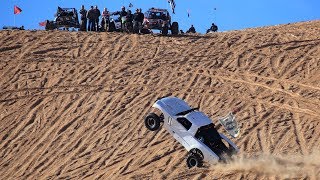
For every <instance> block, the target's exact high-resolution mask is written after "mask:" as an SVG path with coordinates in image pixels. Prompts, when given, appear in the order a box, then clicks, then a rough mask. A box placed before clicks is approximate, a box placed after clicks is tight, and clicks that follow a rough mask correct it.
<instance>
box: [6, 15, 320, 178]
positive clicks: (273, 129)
mask: <svg viewBox="0 0 320 180" xmlns="http://www.w3.org/2000/svg"><path fill="white" fill-rule="evenodd" d="M166 95H171V96H177V97H179V98H182V99H184V100H185V101H187V102H188V103H189V104H190V105H191V106H193V107H197V106H200V110H201V111H203V112H204V113H206V114H207V115H208V116H209V117H210V118H211V119H212V121H213V122H214V123H215V124H216V127H217V129H218V131H220V132H222V133H226V132H225V131H224V129H223V128H222V127H221V126H220V125H219V123H218V120H217V118H218V117H221V116H224V115H226V114H227V113H228V112H229V111H231V110H232V109H234V108H239V110H240V111H239V112H238V113H237V114H236V116H237V119H238V122H239V124H240V126H241V136H240V137H239V138H236V139H232V140H233V141H234V142H235V143H236V144H237V146H238V147H239V148H240V151H241V152H240V154H239V155H238V157H236V159H235V161H234V162H230V163H229V164H218V165H209V164H205V165H204V167H201V168H192V169H188V168H187V166H186V162H185V157H186V155H187V152H186V150H185V149H184V148H183V147H182V146H181V145H180V144H179V143H178V142H177V141H175V140H174V138H173V137H172V136H171V135H169V133H168V132H167V131H166V130H165V129H161V130H160V131H156V132H151V131H149V130H147V129H146V128H145V127H144V117H145V115H146V114H147V113H149V112H150V111H151V105H152V104H153V103H154V102H155V100H156V99H157V98H158V97H162V96H166ZM0 113H1V116H0V179H285V178H297V179H320V153H319V150H320V21H310V22H300V23H294V24H286V25H278V26H271V27H261V28H254V29H245V30H241V31H230V32H219V33H213V34H209V35H197V34H195V35H182V36H178V37H164V36H159V35H133V34H131V35H130V34H120V33H95V32H93V33H89V32H88V33H87V32H64V31H0Z"/></svg>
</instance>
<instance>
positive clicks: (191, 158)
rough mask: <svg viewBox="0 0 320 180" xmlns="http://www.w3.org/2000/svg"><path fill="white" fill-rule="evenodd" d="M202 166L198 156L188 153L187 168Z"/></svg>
mask: <svg viewBox="0 0 320 180" xmlns="http://www.w3.org/2000/svg"><path fill="white" fill-rule="evenodd" d="M202 164H203V160H202V158H201V157H200V155H199V154H194V153H192V152H190V153H189V154H188V156H187V166H188V167H189V168H193V167H201V166H202Z"/></svg>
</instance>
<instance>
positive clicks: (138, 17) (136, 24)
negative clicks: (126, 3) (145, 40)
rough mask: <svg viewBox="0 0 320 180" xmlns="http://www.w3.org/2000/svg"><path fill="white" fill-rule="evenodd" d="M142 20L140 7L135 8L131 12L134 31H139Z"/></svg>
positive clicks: (142, 15)
mask: <svg viewBox="0 0 320 180" xmlns="http://www.w3.org/2000/svg"><path fill="white" fill-rule="evenodd" d="M143 20H144V14H143V13H142V12H141V9H136V12H135V13H134V14H133V29H134V33H141V29H142V23H143Z"/></svg>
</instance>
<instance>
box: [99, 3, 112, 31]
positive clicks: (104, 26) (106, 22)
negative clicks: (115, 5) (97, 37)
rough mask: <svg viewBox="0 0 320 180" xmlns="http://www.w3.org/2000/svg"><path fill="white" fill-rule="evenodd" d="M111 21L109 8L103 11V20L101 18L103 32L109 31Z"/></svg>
mask: <svg viewBox="0 0 320 180" xmlns="http://www.w3.org/2000/svg"><path fill="white" fill-rule="evenodd" d="M109 20H110V13H109V11H108V9H107V8H104V9H103V11H102V18H101V28H102V29H103V30H108V26H109Z"/></svg>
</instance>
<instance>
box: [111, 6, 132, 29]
mask: <svg viewBox="0 0 320 180" xmlns="http://www.w3.org/2000/svg"><path fill="white" fill-rule="evenodd" d="M127 14H128V13H127V11H126V8H125V7H124V6H122V7H121V11H117V12H115V13H113V15H120V22H121V29H122V31H124V30H125V23H124V22H123V21H124V20H123V18H126V16H127Z"/></svg>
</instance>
